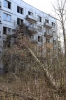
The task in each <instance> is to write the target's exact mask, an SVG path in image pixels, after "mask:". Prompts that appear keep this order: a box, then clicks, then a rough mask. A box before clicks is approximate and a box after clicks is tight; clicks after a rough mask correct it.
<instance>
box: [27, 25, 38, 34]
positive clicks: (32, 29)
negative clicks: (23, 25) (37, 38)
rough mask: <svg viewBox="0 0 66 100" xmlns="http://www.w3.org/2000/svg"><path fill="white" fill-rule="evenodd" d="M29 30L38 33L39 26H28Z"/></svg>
mask: <svg viewBox="0 0 66 100" xmlns="http://www.w3.org/2000/svg"><path fill="white" fill-rule="evenodd" d="M28 32H29V33H30V34H36V33H37V27H34V26H28Z"/></svg>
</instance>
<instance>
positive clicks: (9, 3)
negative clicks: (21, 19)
mask: <svg viewBox="0 0 66 100" xmlns="http://www.w3.org/2000/svg"><path fill="white" fill-rule="evenodd" d="M4 7H6V8H8V9H11V2H10V1H7V0H4Z"/></svg>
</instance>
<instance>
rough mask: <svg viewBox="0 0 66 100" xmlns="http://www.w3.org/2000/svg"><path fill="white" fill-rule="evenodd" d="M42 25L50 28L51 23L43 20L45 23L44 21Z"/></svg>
mask: <svg viewBox="0 0 66 100" xmlns="http://www.w3.org/2000/svg"><path fill="white" fill-rule="evenodd" d="M44 26H45V27H47V28H52V24H50V23H46V22H45V23H44Z"/></svg>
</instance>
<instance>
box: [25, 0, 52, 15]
mask: <svg viewBox="0 0 66 100" xmlns="http://www.w3.org/2000/svg"><path fill="white" fill-rule="evenodd" d="M23 1H25V2H26V3H28V4H30V5H32V6H34V7H36V8H38V9H40V10H42V11H44V12H45V13H48V14H51V15H53V14H52V13H53V12H52V10H53V7H52V3H54V2H53V1H54V0H23Z"/></svg>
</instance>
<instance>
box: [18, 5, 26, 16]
mask: <svg viewBox="0 0 66 100" xmlns="http://www.w3.org/2000/svg"><path fill="white" fill-rule="evenodd" d="M23 10H24V9H23V8H21V7H19V6H17V12H18V13H20V14H23V13H24V12H23Z"/></svg>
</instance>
